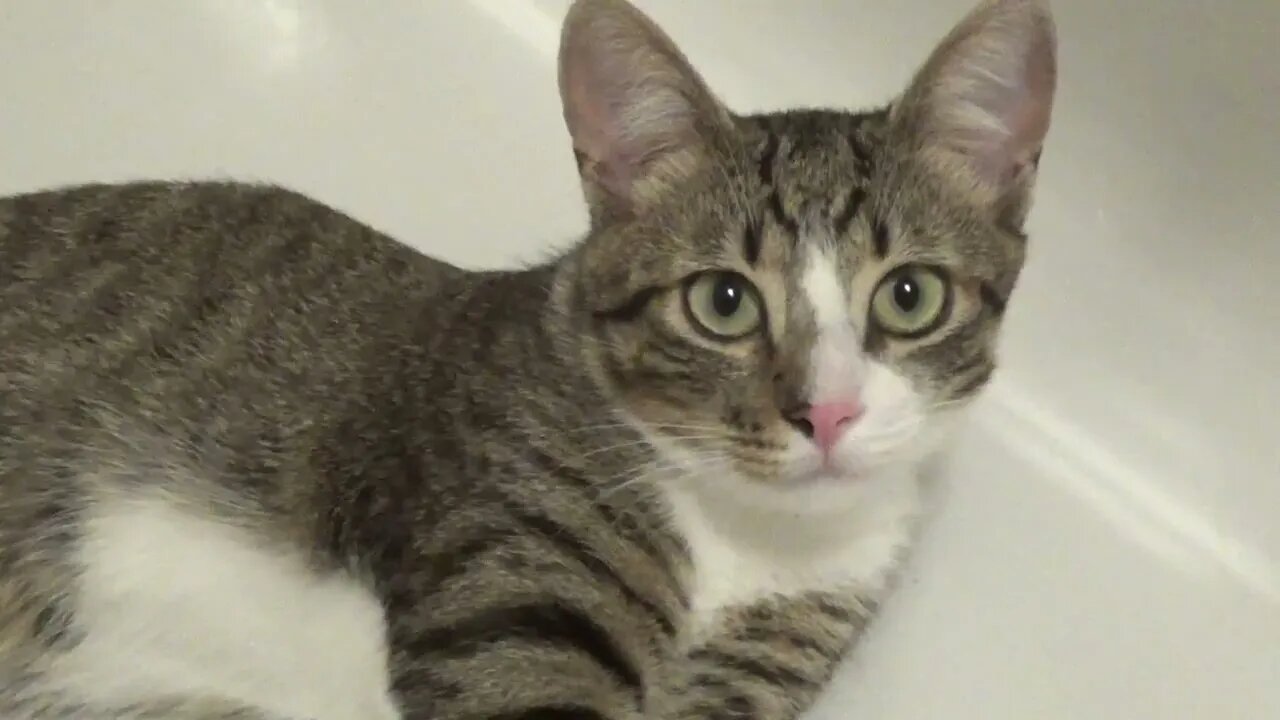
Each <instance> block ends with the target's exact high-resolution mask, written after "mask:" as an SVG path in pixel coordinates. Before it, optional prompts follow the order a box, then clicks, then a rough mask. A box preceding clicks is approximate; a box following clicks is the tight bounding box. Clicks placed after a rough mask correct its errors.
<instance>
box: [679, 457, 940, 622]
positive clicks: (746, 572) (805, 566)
mask: <svg viewBox="0 0 1280 720" xmlns="http://www.w3.org/2000/svg"><path fill="white" fill-rule="evenodd" d="M911 472H912V473H913V472H914V469H912V470H911ZM727 473H728V474H724V473H717V474H716V477H717V478H718V480H711V479H710V478H708V482H706V483H701V482H699V483H690V484H685V483H680V484H676V485H673V486H672V487H671V489H670V492H669V497H670V500H671V505H672V508H673V519H674V521H675V523H676V526H677V527H678V528H679V529H680V531H681V533H682V534H683V535H684V537H685V540H686V541H687V543H688V545H689V548H690V551H691V553H692V555H693V563H694V568H695V574H694V577H695V580H694V587H693V598H692V605H693V611H694V619H695V626H696V627H698V628H700V629H702V630H706V629H709V628H711V627H713V626H714V624H715V619H716V617H717V616H718V615H719V614H720V613H721V612H722V611H723V610H725V609H728V608H733V607H742V606H746V605H750V604H752V603H754V602H757V601H760V600H762V599H766V598H770V597H776V596H783V597H788V596H797V595H800V594H803V593H805V592H810V591H814V590H825V591H831V592H843V591H849V592H858V593H865V594H866V595H869V596H873V595H875V594H877V593H879V592H880V591H882V590H883V589H884V587H885V584H886V582H887V580H888V578H889V575H890V573H891V572H892V570H893V569H894V567H895V566H896V565H897V563H898V561H899V559H900V557H901V555H902V552H903V551H904V549H905V548H906V547H907V545H908V544H909V543H910V542H911V539H912V535H913V530H914V524H915V520H916V518H917V517H918V515H919V513H920V508H921V499H920V495H919V493H920V488H919V485H918V483H916V482H915V480H914V477H911V476H908V475H907V474H906V473H904V474H903V475H901V476H895V477H890V476H888V475H886V476H884V477H881V478H877V479H875V480H870V481H859V482H858V483H857V486H856V487H854V486H845V487H837V486H835V485H828V486H824V487H801V488H789V489H788V488H781V489H777V490H776V491H774V492H770V491H767V490H763V489H761V488H758V486H757V487H756V488H755V491H753V489H752V486H753V483H750V482H748V481H746V480H745V479H744V478H740V477H735V476H733V474H732V471H727ZM783 494H789V495H791V496H792V500H801V499H804V500H805V501H806V504H807V505H808V506H809V507H808V508H806V510H807V511H805V512H797V511H794V510H793V509H792V508H791V507H788V504H789V503H785V502H777V503H775V502H770V501H771V500H777V499H779V497H780V496H781V495H783ZM770 496H772V497H770ZM818 508H824V509H825V512H824V511H820V510H819V509H818Z"/></svg>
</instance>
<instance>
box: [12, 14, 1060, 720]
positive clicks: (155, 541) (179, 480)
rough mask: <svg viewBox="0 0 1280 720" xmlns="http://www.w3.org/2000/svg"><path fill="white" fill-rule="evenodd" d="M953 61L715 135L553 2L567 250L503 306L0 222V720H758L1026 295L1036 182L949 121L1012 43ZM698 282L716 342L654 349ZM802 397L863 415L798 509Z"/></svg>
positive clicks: (637, 56) (318, 233)
mask: <svg viewBox="0 0 1280 720" xmlns="http://www.w3.org/2000/svg"><path fill="white" fill-rule="evenodd" d="M957 33H958V34H953V36H952V37H951V38H949V39H948V41H947V42H945V43H944V45H943V49H942V50H940V51H939V53H940V54H935V57H934V59H932V60H931V61H930V63H929V64H928V65H926V69H925V70H924V71H922V74H921V76H920V78H918V79H917V81H916V82H915V83H914V84H913V86H912V88H911V89H910V90H908V92H907V93H906V94H904V95H903V97H902V98H901V99H900V100H899V101H897V102H895V103H894V104H893V105H892V106H890V107H888V108H884V109H880V110H875V111H872V112H867V113H860V114H858V113H846V112H838V111H818V110H807V111H791V112H783V113H776V114H769V115H756V116H737V115H734V114H732V113H731V112H729V111H728V110H727V109H725V108H724V107H723V106H721V105H720V104H719V102H718V101H717V100H716V99H715V98H714V96H712V95H711V94H710V91H709V90H707V88H706V86H705V84H704V83H703V82H702V81H701V80H700V79H699V78H698V77H697V75H696V73H694V72H693V71H692V69H691V68H690V67H688V65H687V63H686V62H685V61H684V59H683V57H682V56H681V55H680V53H679V51H678V50H677V49H675V47H674V45H673V44H671V41H670V40H669V39H668V38H667V37H666V36H665V35H663V34H662V33H661V31H660V30H658V29H657V27H656V26H655V25H653V24H652V22H651V21H649V20H648V19H647V18H645V17H644V16H643V15H641V14H640V13H639V12H638V11H636V10H635V9H633V8H631V7H630V6H629V5H627V4H626V3H625V2H622V0H579V1H578V2H576V3H575V4H574V6H573V9H572V10H571V11H570V15H569V17H568V19H567V21H566V29H565V45H564V51H563V54H562V72H561V82H562V92H563V94H564V96H565V102H566V119H567V121H568V124H569V130H570V134H571V135H572V138H573V142H574V147H575V152H576V153H577V155H578V158H579V167H580V172H581V173H582V179H583V183H584V189H585V194H586V197H587V200H588V202H589V204H590V207H591V217H592V227H591V230H590V232H589V233H588V234H587V236H586V237H585V238H584V240H583V241H582V242H581V243H580V244H579V245H578V246H577V247H575V248H573V249H572V250H570V251H569V252H567V253H566V254H565V255H563V256H562V257H560V258H557V259H555V260H553V261H551V262H548V263H545V264H543V265H539V266H536V267H531V268H527V269H523V270H519V271H510V272H496V271H495V272H469V271H463V270H461V269H458V268H456V267H453V266H450V265H448V264H446V263H443V262H440V261H438V260H434V259H431V258H428V257H424V256H422V255H419V254H417V253H416V252H414V251H412V250H410V249H409V248H407V247H405V246H403V245H400V244H398V243H396V242H395V241H393V240H392V239H390V238H387V237H385V236H383V235H382V234H380V233H378V232H376V231H374V230H372V229H370V228H369V227H367V226H365V225H363V224H361V223H360V222H358V221H356V220H354V219H352V218H349V217H347V216H345V215H343V214H341V213H339V212H337V211H335V210H333V209H331V208H328V207H326V206H324V205H322V204H320V203H318V202H315V201H314V200H311V199H309V198H306V197H303V196H301V195H298V194H296V193H293V192H290V191H287V190H285V189H281V188H276V187H271V186H258V185H247V184H237V183H214V182H193V183H177V182H145V183H134V184H127V185H114V186H109V185H82V186H76V187H66V188H60V189H54V190H48V191H41V192H33V193H29V194H24V195H19V196H15V197H9V198H3V199H0V717H3V718H6V720H9V719H13V720H150V719H152V718H155V719H159V718H173V719H182V720H302V719H304V718H314V719H315V720H329V719H333V720H346V719H351V720H355V719H356V718H360V719H361V720H393V719H394V718H412V719H415V720H425V719H428V718H430V719H451V718H458V719H462V718H502V719H510V720H543V719H547V720H549V719H553V718H554V719H560V720H634V719H636V718H641V717H650V718H663V719H671V720H675V719H678V718H690V719H692V718H758V719H760V720H790V719H791V718H794V717H795V716H796V715H797V714H798V713H799V712H801V711H802V710H803V709H804V708H805V707H807V706H808V705H809V703H810V702H811V701H812V700H813V698H814V697H815V696H816V694H817V693H818V692H819V691H820V690H821V688H822V687H823V685H824V684H825V683H826V682H827V680H828V679H829V677H830V676H831V674H832V672H833V670H834V668H835V666H836V664H837V663H838V662H839V661H840V660H841V658H843V657H844V656H845V655H846V654H847V652H848V651H849V650H850V648H852V647H853V646H854V644H855V642H856V640H857V638H858V636H859V634H860V633H861V631H862V630H863V628H864V627H865V625H866V623H867V622H868V620H869V618H870V617H871V614H872V610H873V609H874V607H876V605H877V604H878V603H879V602H881V600H882V599H883V598H884V596H885V594H886V593H887V591H888V589H889V588H890V586H891V585H892V580H893V577H894V575H895V574H896V572H897V569H898V566H899V562H900V560H901V557H902V555H903V553H904V552H905V551H906V547H907V545H908V543H909V540H910V538H911V534H912V530H913V527H914V524H915V521H916V518H917V515H918V512H919V507H920V505H919V497H918V490H919V489H918V487H917V483H916V479H915V471H916V469H917V467H918V465H919V463H920V462H921V461H922V460H923V459H924V458H925V457H927V455H928V453H929V452H930V451H931V450H932V448H933V442H934V440H935V437H934V436H935V435H940V434H941V433H942V432H943V430H944V429H945V426H946V424H947V421H948V419H949V418H950V417H951V416H952V414H953V413H951V412H950V408H951V407H953V406H956V405H958V404H962V403H963V401H965V400H967V399H968V398H970V397H971V396H973V395H974V394H975V393H976V392H978V391H979V390H980V389H981V387H982V386H983V385H984V384H985V383H986V382H987V380H988V379H989V377H990V375H991V373H992V371H993V368H994V361H993V356H994V352H993V346H994V342H995V337H996V333H997V330H998V327H999V323H1000V320H1001V317H1002V312H1003V310H1004V308H1005V304H1006V303H1007V302H1008V300H1009V296H1010V294H1011V292H1012V289H1013V286H1014V284H1015V281H1016V278H1017V275H1018V272H1019V269H1020V267H1021V264H1022V258H1023V253H1024V243H1025V236H1024V235H1022V233H1021V231H1020V230H1019V226H1020V225H1021V218H1022V217H1023V216H1025V213H1026V209H1027V207H1026V202H1027V200H1028V198H1029V193H1030V182H1031V180H1032V177H1033V175H1032V171H1033V170H1034V167H1032V166H1033V165H1034V162H1033V161H1032V162H1031V163H1030V165H1028V163H1027V161H1025V159H1024V156H1025V155H1026V151H1027V150H1028V148H1026V147H1024V146H1023V144H1024V142H1023V141H1024V140H1025V138H1024V137H1023V136H1024V135H1025V133H1022V134H1019V132H1020V131H1019V132H1014V131H1013V130H1011V129H1010V128H1008V127H1006V128H1003V129H1000V127H998V123H995V122H993V120H992V118H996V119H997V120H998V119H999V116H1000V113H1001V112H1004V111H1007V110H1008V107H1007V105H1008V103H1013V102H1015V101H1018V100H1019V99H1020V96H1016V95H1014V96H1011V97H1009V98H1001V100H1002V102H1004V101H1008V102H1007V103H1005V104H1000V105H996V106H991V107H985V106H981V103H980V102H979V101H980V100H982V99H983V98H986V97H989V96H990V94H987V95H976V96H973V97H969V96H967V95H966V92H967V89H968V88H970V85H971V84H972V83H973V82H976V81H975V80H974V78H975V77H977V78H979V79H981V78H983V77H986V75H983V74H982V70H983V68H982V67H981V64H982V63H984V62H991V61H999V62H1000V63H1001V65H1000V68H999V70H1000V73H998V74H996V75H992V77H999V78H1001V81H1002V82H1006V83H1016V79H1017V73H1018V70H1019V68H1020V67H1022V65H1020V64H1019V63H1020V62H1023V63H1024V64H1027V63H1030V64H1028V65H1027V67H1032V66H1034V67H1035V68H1039V67H1040V66H1039V65H1035V63H1041V64H1042V63H1043V62H1044V61H1045V59H1044V58H1043V57H1041V56H1040V55H1034V57H1033V58H1032V59H1033V60H1034V61H1035V63H1031V61H1030V60H1026V61H1025V62H1024V60H1025V59H1024V60H1020V59H1019V58H1022V55H1025V54H1026V53H1028V52H1032V51H1033V50H1034V51H1035V52H1042V51H1043V50H1044V49H1045V48H1048V51H1049V52H1050V53H1051V52H1052V36H1051V25H1049V24H1048V14H1047V10H1046V9H1045V8H1044V7H1043V6H1042V5H1041V4H1039V3H1036V2H1033V1H1032V0H988V1H987V2H985V3H984V4H983V5H982V6H981V7H980V8H979V9H978V10H976V11H975V13H974V14H973V15H972V16H971V17H970V18H968V19H967V20H965V21H964V23H962V24H961V26H960V30H957ZM975 38H976V39H975ZM1046 38H1047V40H1046ZM1046 43H1047V44H1046ZM968 47H974V48H979V49H980V50H981V53H979V54H977V55H973V56H969V55H966V54H965V48H968ZM1027 48H1031V49H1032V50H1028V49H1027ZM1037 48H1038V49H1039V50H1036V49H1037ZM1020 53H1021V54H1020ZM1051 60H1052V58H1051V57H1050V58H1049V61H1050V62H1051ZM953 68H958V69H953ZM956 73H959V75H956ZM953 76H955V77H953ZM957 77H959V78H960V80H963V81H964V83H970V85H965V84H963V83H961V84H957V83H958V82H959V80H957ZM1011 78H1012V79H1011ZM1041 79H1042V78H1041ZM1033 84H1034V83H1033ZM931 89H937V93H934V92H933V91H932V90H931ZM1040 90H1042V88H1037V87H1029V89H1027V91H1026V92H1027V93H1030V94H1031V95H1030V98H1031V100H1035V101H1036V102H1039V103H1042V104H1043V103H1046V102H1047V99H1046V98H1044V97H1041V96H1040V95H1037V94H1035V93H1037V92H1040ZM1009 92H1013V89H1009ZM956 102H965V103H969V105H966V106H965V107H962V108H956V107H954V106H952V105H945V106H943V107H940V108H938V107H934V106H935V105H936V104H937V103H952V104H954V103H956ZM974 103H978V104H977V105H974ZM1016 109H1017V108H1015V110H1016ZM1020 117H1021V116H1020ZM938 118H941V119H942V120H945V122H941V121H940V122H934V120H935V119H938ZM966 118H981V119H982V127H981V128H966V127H960V128H959V129H958V130H957V129H956V127H957V124H960V125H963V123H965V122H966ZM983 128H986V129H987V130H991V128H995V130H991V131H992V132H997V133H998V135H997V136H992V137H985V136H981V135H972V133H973V132H985V131H986V130H984V129H983ZM1032 129H1033V130H1034V129H1035V128H1032ZM959 131H963V132H965V133H970V134H968V135H966V137H965V139H964V140H965V141H964V143H960V144H956V143H951V144H947V142H945V141H947V139H948V136H947V135H946V133H947V132H959ZM1042 134H1043V133H1041V135H1040V138H1039V139H1042ZM1033 139H1035V138H1033ZM1036 142H1037V143H1038V140H1036ZM978 152H982V153H987V154H986V155H982V156H977V155H973V153H978ZM966 153H969V154H966ZM1035 157H1036V158H1038V147H1037V153H1036V155H1035ZM979 170H980V172H979ZM993 173H994V174H993ZM1002 183H1003V184H1002ZM909 263H920V264H928V265H929V266H930V267H937V268H939V269H940V270H939V271H940V272H944V273H945V275H946V278H947V281H948V286H947V287H948V288H949V291H950V293H951V295H950V296H949V298H948V304H947V306H946V311H947V314H946V315H945V316H943V317H942V318H941V320H940V321H939V323H938V326H937V327H936V328H932V329H930V331H929V332H928V333H927V334H923V335H922V336H921V337H911V338H909V339H908V338H904V337H897V336H892V335H890V334H888V333H887V332H885V331H884V330H883V329H881V328H878V327H877V325H876V324H875V322H873V321H872V320H871V318H870V317H869V315H868V310H867V308H868V305H869V302H870V297H871V295H872V293H873V292H874V290H875V287H876V285H877V283H878V282H879V279H880V278H882V277H884V276H885V274H886V273H887V272H889V271H891V270H893V269H894V268H896V267H898V266H900V265H902V264H909ZM713 270H714V271H732V272H737V273H740V274H742V275H743V276H744V277H746V278H749V279H750V281H751V282H752V283H753V285H752V287H753V288H754V290H755V292H757V293H758V299H759V300H760V302H761V306H762V307H763V311H762V312H763V318H762V322H761V324H760V327H759V328H758V329H757V330H756V331H755V332H754V333H751V334H750V335H748V336H744V337H742V338H736V339H733V340H732V341H725V342H721V341H718V340H716V339H715V338H714V337H712V336H709V335H708V334H707V333H703V332H699V331H697V329H696V328H695V327H694V326H693V325H691V323H692V322H694V321H693V320H691V315H690V312H689V309H688V306H687V304H685V303H684V301H683V300H682V298H683V293H684V292H686V289H687V288H688V287H690V282H691V279H692V278H694V277H696V276H697V274H698V273H700V272H705V271H713ZM829 390H830V391H832V392H836V391H838V392H846V391H857V392H861V393H862V400H863V402H864V404H865V405H866V407H867V415H866V418H864V419H863V420H861V421H860V423H859V426H858V427H857V428H855V430H853V431H851V432H850V439H849V440H848V442H847V443H846V444H845V445H844V446H841V448H842V449H841V452H842V453H844V454H843V455H842V456H841V457H842V458H843V457H846V456H847V457H848V458H852V461H853V462H855V465H853V466H850V468H849V469H841V470H839V472H836V471H832V470H830V469H828V470H826V471H824V472H825V473H826V474H821V475H812V473H809V471H804V470H801V469H797V468H800V467H801V466H803V464H804V463H807V462H811V459H812V456H813V453H814V450H813V449H812V447H810V445H811V444H810V443H809V442H808V441H807V440H806V439H805V438H804V437H803V434H802V433H801V432H800V431H798V430H797V426H796V423H795V422H794V419H793V418H792V414H793V410H794V407H795V406H796V403H804V402H813V401H815V397H816V396H815V393H822V392H827V391H829ZM864 430H866V431H867V432H868V433H870V434H868V435H865V436H864V435H863V434H862V433H863V431H864ZM891 431H892V432H891ZM877 433H878V434H877ZM873 441H875V442H873ZM877 443H878V444H877ZM857 463H861V464H857ZM807 473H808V474H807Z"/></svg>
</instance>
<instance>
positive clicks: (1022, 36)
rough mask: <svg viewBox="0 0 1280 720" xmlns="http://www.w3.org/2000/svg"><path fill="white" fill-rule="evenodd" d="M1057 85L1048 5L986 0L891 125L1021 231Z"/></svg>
mask: <svg viewBox="0 0 1280 720" xmlns="http://www.w3.org/2000/svg"><path fill="white" fill-rule="evenodd" d="M1056 82H1057V43H1056V39H1055V33H1054V23H1053V16H1052V14H1051V13H1050V11H1049V6H1048V1H1047V0H983V2H982V3H981V4H980V5H979V6H978V7H977V8H976V9H975V10H973V11H972V12H971V13H969V15H968V17H966V18H965V19H964V20H962V21H961V22H960V24H959V25H957V26H956V27H955V29H954V30H952V31H951V33H950V34H949V35H947V37H946V38H945V39H944V40H943V41H942V43H941V44H940V45H939V46H938V48H937V49H936V50H934V52H933V55H932V56H931V57H930V58H929V60H928V62H926V63H925V65H924V67H923V68H922V69H921V70H920V72H919V73H918V74H917V75H916V77H915V79H914V80H913V81H912V84H911V86H910V88H909V89H908V90H907V92H906V93H905V94H904V95H903V96H902V98H901V99H900V100H899V101H898V102H897V103H895V105H894V107H893V112H892V117H893V122H894V124H895V126H896V127H897V128H898V130H899V132H900V137H903V138H904V139H906V140H907V141H908V142H909V143H910V144H911V145H912V146H913V150H914V151H915V152H917V153H920V154H921V155H923V156H924V159H925V160H926V162H928V163H929V164H930V165H932V166H933V168H934V169H935V170H937V171H940V172H942V173H943V175H944V176H945V177H946V178H947V179H948V180H950V181H951V182H952V183H953V184H954V185H955V186H956V187H958V188H959V189H961V190H962V191H964V192H967V193H968V194H969V195H970V197H971V198H973V199H974V200H975V201H976V202H977V203H978V204H979V205H983V206H986V207H988V208H990V209H991V210H992V211H993V213H996V214H999V215H1001V216H1003V217H1004V218H1005V219H1007V220H1009V221H1011V222H1012V223H1014V224H1020V223H1021V220H1022V217H1023V215H1024V214H1025V212H1026V209H1027V204H1028V202H1029V199H1030V192H1031V186H1032V184H1033V181H1034V178H1035V171H1036V165H1037V164H1038V162H1039V158H1040V149H1041V147H1042V145H1043V144H1044V140H1045V135H1046V134H1047V133H1048V131H1049V116H1050V112H1051V110H1052V108H1053V95H1054V89H1055V86H1056Z"/></svg>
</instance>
